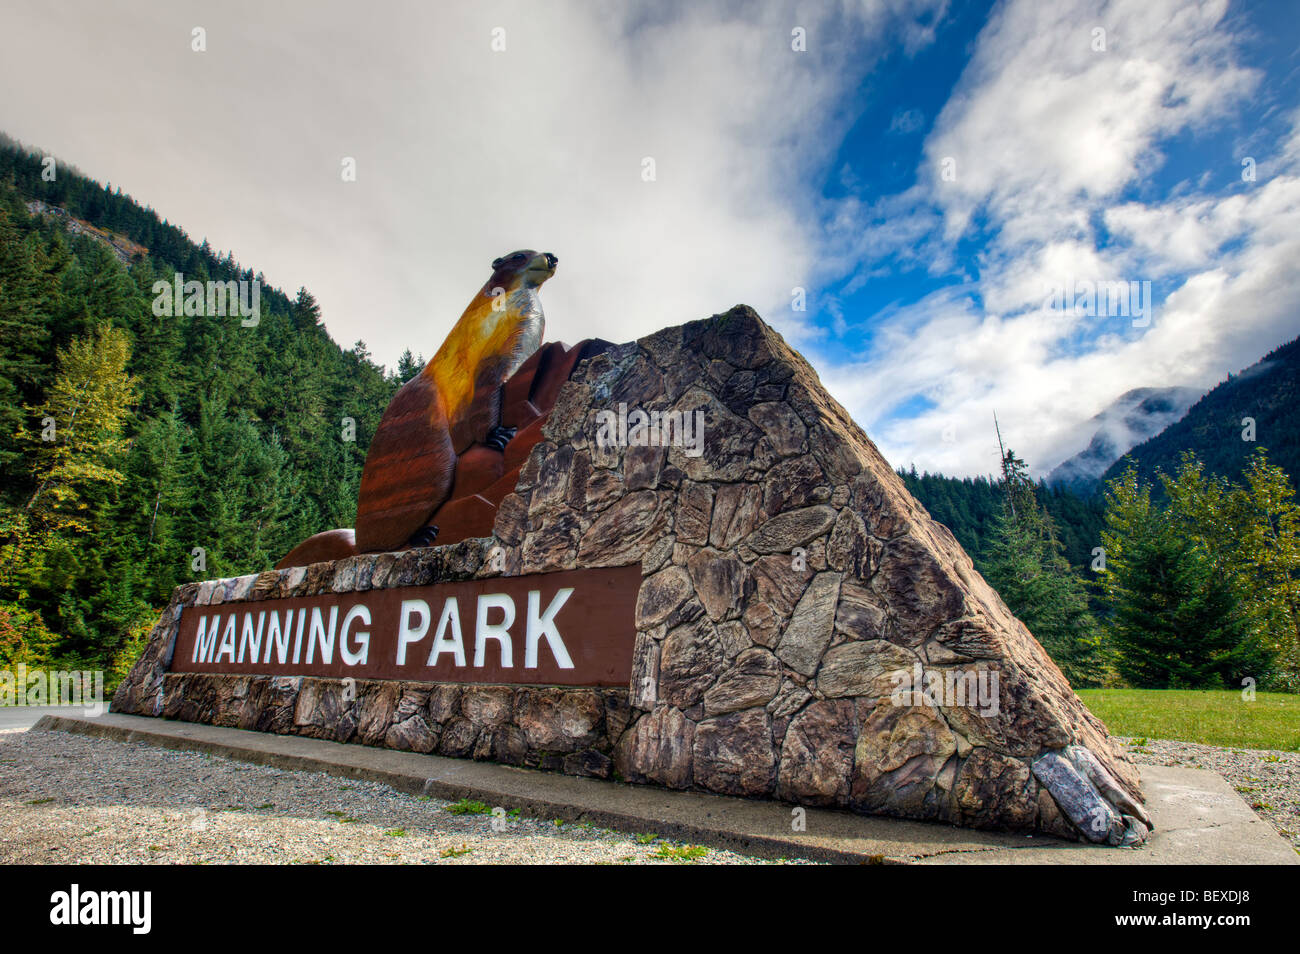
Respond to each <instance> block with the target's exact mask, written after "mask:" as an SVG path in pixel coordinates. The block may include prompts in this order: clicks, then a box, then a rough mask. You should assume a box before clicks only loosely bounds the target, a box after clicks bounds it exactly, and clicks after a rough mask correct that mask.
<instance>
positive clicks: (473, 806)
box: [447, 798, 492, 815]
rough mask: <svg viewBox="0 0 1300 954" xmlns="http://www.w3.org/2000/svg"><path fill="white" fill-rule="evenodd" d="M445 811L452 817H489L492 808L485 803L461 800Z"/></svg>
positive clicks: (470, 799) (467, 799)
mask: <svg viewBox="0 0 1300 954" xmlns="http://www.w3.org/2000/svg"><path fill="white" fill-rule="evenodd" d="M447 811H449V812H451V813H452V814H453V815H491V814H492V806H491V805H489V804H487V803H486V802H478V801H475V800H474V799H472V798H462V799H461V800H460V801H458V802H452V803H451V804H450V805H448V806H447Z"/></svg>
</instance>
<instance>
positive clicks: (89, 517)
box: [0, 138, 418, 689]
mask: <svg viewBox="0 0 1300 954" xmlns="http://www.w3.org/2000/svg"><path fill="white" fill-rule="evenodd" d="M40 172H41V166H40V160H39V157H35V156H33V155H31V154H29V153H28V152H26V151H25V150H23V149H21V148H20V147H17V146H16V145H15V144H13V143H12V142H11V141H7V140H3V139H2V138H0V468H3V472H4V481H3V482H2V484H0V667H4V666H6V665H8V664H9V663H11V662H17V661H20V660H23V659H35V658H39V659H41V660H43V661H44V662H46V663H47V664H49V665H54V664H56V663H66V664H67V665H69V666H72V665H74V664H75V665H76V666H77V667H78V668H90V669H98V668H102V669H105V670H107V681H108V683H109V688H110V689H111V687H112V685H113V684H115V683H116V682H117V681H118V680H119V679H120V677H121V675H122V674H124V672H125V671H126V669H127V668H129V666H130V663H131V661H132V660H133V659H134V657H135V655H136V654H137V653H138V652H139V650H140V648H141V646H142V644H143V641H144V639H145V637H146V636H147V632H148V629H149V627H150V626H151V625H152V623H153V622H154V621H156V619H157V611H158V609H159V608H160V607H161V606H162V605H164V604H165V603H166V601H167V599H168V598H169V597H170V594H171V591H172V589H173V588H174V587H175V586H176V585H178V584H180V583H184V582H188V581H190V580H194V579H207V578H212V577H216V576H223V575H237V574H243V573H251V572H256V571H260V570H264V569H267V568H269V567H270V566H272V565H273V564H274V563H275V561H276V560H278V559H279V558H280V557H281V556H282V555H283V554H285V553H287V552H288V551H289V550H290V549H291V548H292V547H293V546H294V545H296V544H297V543H299V542H301V541H302V540H303V539H305V538H306V537H308V536H310V535H311V534H313V533H316V532H318V531H321V530H327V529H330V528H333V527H345V526H351V525H352V523H353V520H354V517H355V506H356V492H357V487H358V485H359V482H360V474H361V467H362V464H363V463H364V461H365V453H366V448H367V446H368V444H369V441H370V438H371V435H373V433H374V430H375V428H376V426H377V425H378V423H379V418H380V416H381V415H382V413H383V410H384V408H385V407H386V406H387V404H388V401H389V399H390V397H391V396H392V394H393V393H394V391H395V390H396V388H397V387H398V385H399V381H398V379H397V377H396V375H388V374H385V372H384V370H383V369H382V368H381V367H379V366H377V365H376V364H374V362H373V361H371V359H370V355H369V353H368V352H367V351H366V348H365V345H364V344H363V343H361V342H357V343H356V345H354V346H353V347H352V348H351V349H347V350H344V349H341V348H340V347H339V346H338V345H336V344H335V343H334V342H333V341H332V340H331V339H330V337H329V335H328V333H327V332H326V329H325V326H324V324H323V323H322V312H321V308H320V305H319V303H317V302H316V301H315V299H314V298H313V297H312V296H311V294H310V293H309V292H307V291H306V289H301V290H300V291H299V292H298V293H297V295H296V296H295V297H294V298H292V299H291V298H289V297H287V296H286V295H284V294H283V293H282V292H281V291H279V290H278V289H275V288H273V287H270V286H267V285H266V284H265V282H263V283H262V287H261V299H260V305H261V309H260V310H261V314H260V322H259V323H258V324H257V325H256V326H255V327H243V326H241V324H240V322H239V319H238V318H232V317H224V318H223V317H157V316H155V315H154V314H153V308H152V305H153V301H154V298H155V293H154V291H153V287H154V283H155V282H157V281H160V280H161V281H165V282H168V283H170V282H171V281H172V280H173V278H174V276H175V274H176V273H177V272H180V273H183V275H184V277H185V279H186V280H198V281H208V280H213V281H239V280H244V281H252V280H254V279H259V280H260V278H261V276H259V275H255V274H254V272H253V271H252V270H251V269H244V268H242V267H241V266H240V265H239V264H238V263H236V262H235V261H234V260H233V258H232V256H230V255H229V254H225V255H222V254H219V253H215V252H213V251H212V250H211V249H210V248H209V247H208V246H207V245H206V243H204V244H202V245H195V244H194V243H192V242H190V240H189V239H188V238H187V237H186V236H185V233H184V232H182V231H181V230H180V229H178V228H176V227H175V226H172V225H170V224H168V223H166V222H165V221H162V220H161V219H160V218H159V217H158V215H157V214H156V213H154V212H153V211H152V210H149V209H146V208H143V207H141V206H140V205H138V204H136V203H135V202H134V201H133V200H132V199H131V198H130V197H129V196H125V195H123V194H122V193H121V192H120V190H119V191H111V190H109V189H105V188H102V187H100V186H99V185H98V184H97V183H94V182H92V181H91V180H89V179H86V178H84V177H83V176H81V175H79V174H78V173H77V172H76V171H75V170H73V169H71V168H69V167H65V166H60V167H59V174H58V176H57V181H56V182H53V183H49V182H44V181H43V180H42V179H41V177H40ZM36 199H39V200H41V201H44V202H46V203H49V204H50V205H51V206H56V207H59V208H61V209H63V210H64V211H65V212H66V213H67V214H66V215H57V214H45V215H41V214H30V213H29V211H28V208H27V203H28V202H29V201H31V200H36ZM69 216H71V217H76V218H79V219H82V220H83V221H85V222H86V223H88V224H89V225H92V226H95V227H96V228H98V229H103V230H111V231H112V232H115V233H117V234H118V235H120V236H123V237H124V238H125V239H128V240H130V241H131V242H135V243H138V244H139V245H142V246H144V247H145V248H147V249H148V252H147V253H146V254H136V255H134V256H131V257H130V259H129V260H128V261H125V262H124V261H122V260H121V257H120V256H119V254H118V253H117V252H116V251H115V250H114V248H113V247H112V246H110V245H109V244H108V243H107V241H105V240H103V239H102V238H97V237H95V235H93V234H80V235H72V234H70V233H69V232H68V230H67V228H66V223H67V221H68V217H69ZM416 370H418V368H417V369H416ZM46 418H53V419H54V425H55V426H54V435H55V439H54V440H47V439H44V438H45V437H47V436H48V435H49V431H48V429H47V427H46V425H45V423H44V421H45V419H46ZM344 418H351V419H352V420H353V421H354V422H355V440H354V441H352V440H347V439H345V433H347V431H345V428H344V420H343V419H344ZM350 430H351V429H348V431H350ZM195 548H202V549H203V551H204V553H205V567H204V569H203V570H201V571H199V570H195V569H193V568H192V563H191V561H192V559H193V557H192V555H191V554H192V551H193V550H194V549H195Z"/></svg>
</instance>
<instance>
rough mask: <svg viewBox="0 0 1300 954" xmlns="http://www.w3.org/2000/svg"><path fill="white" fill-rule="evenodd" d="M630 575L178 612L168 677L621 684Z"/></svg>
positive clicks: (628, 633) (633, 588)
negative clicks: (206, 674) (201, 674)
mask: <svg viewBox="0 0 1300 954" xmlns="http://www.w3.org/2000/svg"><path fill="white" fill-rule="evenodd" d="M640 585H641V568H640V566H626V567H613V568H605V569H594V570H565V571H563V572H559V573H539V574H535V575H532V576H515V577H495V578H493V579H486V580H465V581H462V582H457V583H435V584H433V585H432V586H404V587H398V588H395V589H387V590H369V591H364V592H358V593H327V594H323V595H321V596H306V597H301V598H297V599H281V600H259V601H257V602H250V603H220V604H217V605H215V606H187V607H186V608H185V609H184V610H183V611H182V613H181V621H180V632H179V634H178V635H177V637H176V650H175V652H174V653H173V655H172V663H171V671H172V672H209V673H235V674H246V675H272V676H328V677H333V678H344V677H347V676H352V677H353V678H355V679H409V680H412V681H419V682H480V683H507V684H515V685H543V686H626V685H627V684H628V683H629V681H630V680H631V677H632V648H633V644H634V643H635V641H636V625H635V622H634V613H635V608H636V599H637V591H638V589H639V587H640Z"/></svg>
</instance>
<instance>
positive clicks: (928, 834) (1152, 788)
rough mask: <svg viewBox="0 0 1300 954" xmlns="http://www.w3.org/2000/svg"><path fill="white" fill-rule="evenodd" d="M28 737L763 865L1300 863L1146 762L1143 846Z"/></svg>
mask: <svg viewBox="0 0 1300 954" xmlns="http://www.w3.org/2000/svg"><path fill="white" fill-rule="evenodd" d="M35 730H36V731H63V732H72V733H76V734H79V735H87V736H92V737H98V738H105V739H115V740H117V741H124V742H141V743H146V744H149V745H157V746H162V747H164V748H172V749H188V750H192V751H200V752H208V753H211V754H213V755H219V756H223V757H226V758H232V759H238V760H241V761H245V762H253V763H256V764H259V765H271V766H275V767H277V768H283V769H291V770H298V771H311V772H325V773H328V774H331V775H336V776H340V777H343V778H354V779H363V780H367V781H375V782H382V783H384V784H387V785H391V786H392V787H393V788H396V789H398V790H400V791H405V792H412V793H417V794H423V795H432V796H434V797H437V798H445V799H451V800H455V799H460V798H472V799H477V800H479V801H483V802H486V803H488V804H490V805H493V806H496V805H500V806H502V807H504V808H507V809H510V808H518V809H520V810H521V811H523V812H525V813H527V814H530V815H534V816H537V817H542V818H563V819H565V820H567V821H584V822H590V823H591V824H593V825H598V826H601V827H605V828H613V829H618V830H622V831H630V832H654V833H656V834H659V835H662V836H665V837H668V838H673V839H677V840H681V841H688V842H694V843H698V844H705V845H711V846H715V847H721V848H730V849H734V850H737V851H743V852H747V853H750V854H753V855H758V856H765V857H788V858H793V857H803V858H811V859H815V860H821V861H831V862H840V863H854V864H860V863H869V864H1067V865H1080V864H1082V865H1135V864H1136V865H1146V864H1256V865H1258V864H1300V856H1297V854H1296V852H1295V851H1294V850H1293V849H1292V848H1291V846H1290V845H1289V844H1287V843H1286V842H1285V841H1284V840H1283V839H1282V838H1281V837H1280V836H1279V835H1278V834H1277V833H1276V832H1275V831H1274V830H1273V829H1272V827H1271V826H1270V825H1269V824H1268V823H1267V822H1265V821H1263V820H1261V819H1260V818H1259V817H1258V816H1256V815H1255V813H1254V812H1253V811H1251V810H1250V808H1249V807H1248V806H1247V805H1246V804H1245V802H1243V801H1242V800H1241V798H1240V797H1239V796H1238V795H1237V794H1236V792H1234V791H1233V790H1232V788H1231V787H1230V786H1229V785H1228V783H1227V782H1226V781H1225V780H1224V779H1223V778H1222V777H1221V776H1219V775H1216V774H1215V773H1213V772H1207V771H1203V770H1200V769H1185V768H1162V767H1158V766H1142V779H1143V787H1144V790H1145V791H1146V793H1147V807H1148V810H1149V811H1150V812H1151V814H1152V817H1153V819H1154V821H1155V823H1156V826H1157V828H1156V831H1155V833H1154V834H1153V835H1152V837H1151V839H1150V841H1149V842H1148V843H1147V845H1146V846H1144V847H1142V848H1136V849H1119V848H1104V847H1097V846H1093V845H1083V844H1073V843H1069V842H1063V841H1059V840H1058V839H1054V838H1050V837H1047V836H1041V835H1040V836H1037V837H1034V836H1028V835H1013V834H1007V833H1003V832H977V831H970V830H968V829H964V828H955V827H952V826H948V825H937V824H925V823H923V822H912V821H901V820H897V819H891V818H876V817H867V816H862V815H855V814H851V813H848V812H840V811H831V810H825V809H815V808H809V809H807V810H806V830H804V831H793V830H792V819H793V814H792V807H791V806H790V805H786V804H783V803H780V802H767V801H756V800H755V801H751V800H747V799H741V798H731V797H726V796H721V795H706V794H702V793H699V792H675V791H669V790H667V789H660V788H653V787H650V786H645V785H629V784H625V783H619V782H606V781H600V780H597V779H588V778H577V777H574V776H570V775H559V774H555V773H550V772H539V771H535V770H532V769H523V768H515V767H513V766H507V765H496V764H493V763H490V762H472V761H467V760H463V759H449V758H444V757H441V756H436V755H419V754H416V753H412V752H396V751H393V750H390V749H379V748H372V747H369V746H362V745H347V744H343V743H338V742H324V741H321V740H318V739H307V738H302V737H299V736H290V735H272V734H268V733H263V732H251V731H247V730H243V729H228V728H222V727H219V726H210V725H201V724H197V723H191V722H171V721H167V720H164V719H151V718H147V717H144V716H129V715H117V714H114V713H108V714H106V715H102V716H99V717H96V718H90V717H86V716H80V715H47V716H45V717H44V718H42V719H41V720H40V722H38V723H37V724H36V726H35Z"/></svg>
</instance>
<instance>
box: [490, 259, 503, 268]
mask: <svg viewBox="0 0 1300 954" xmlns="http://www.w3.org/2000/svg"><path fill="white" fill-rule="evenodd" d="M504 261H505V259H504V258H494V259H492V267H493V268H500V267H501V263H502V262H504Z"/></svg>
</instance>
